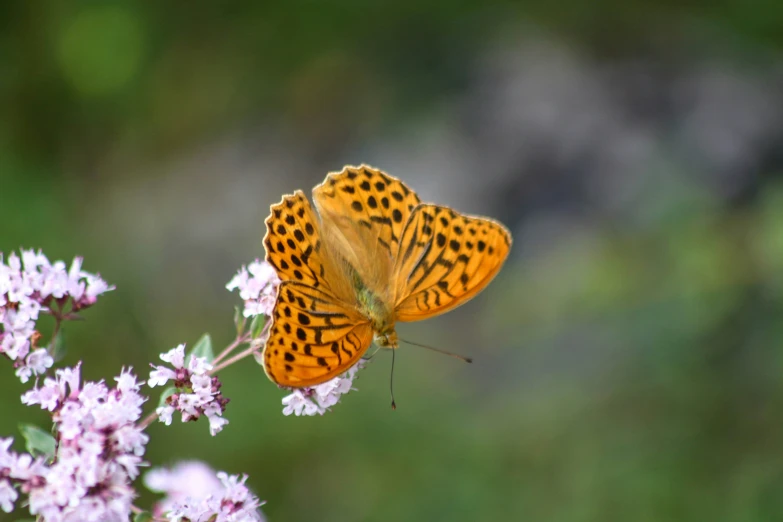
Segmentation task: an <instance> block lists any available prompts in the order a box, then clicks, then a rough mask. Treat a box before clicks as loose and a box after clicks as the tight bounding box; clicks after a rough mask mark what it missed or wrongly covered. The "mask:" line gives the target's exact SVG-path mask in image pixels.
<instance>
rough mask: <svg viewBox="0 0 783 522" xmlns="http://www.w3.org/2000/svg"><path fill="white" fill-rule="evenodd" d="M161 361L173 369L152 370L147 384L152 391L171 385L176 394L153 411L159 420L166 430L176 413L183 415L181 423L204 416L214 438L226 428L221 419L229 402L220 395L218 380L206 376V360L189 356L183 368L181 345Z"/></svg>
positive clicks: (156, 367) (182, 349) (226, 422)
mask: <svg viewBox="0 0 783 522" xmlns="http://www.w3.org/2000/svg"><path fill="white" fill-rule="evenodd" d="M160 358H161V359H162V360H163V361H165V362H168V363H170V364H171V365H172V366H173V367H174V368H173V369H172V368H168V367H166V366H153V370H152V371H151V372H150V378H149V380H147V384H148V385H149V386H150V387H154V386H162V385H164V384H166V383H167V382H169V381H174V383H173V384H174V387H175V388H176V393H173V394H172V395H171V396H169V397H167V398H166V401H165V404H162V405H161V406H159V407H158V408H157V409H156V410H155V412H156V413H157V414H158V420H159V421H160V422H162V423H164V424H165V425H167V426H168V425H170V424H171V422H172V416H173V415H174V412H176V411H179V412H180V413H181V414H182V422H188V421H194V420H198V419H199V418H200V417H202V416H206V417H207V419H208V420H209V432H210V433H211V434H212V435H213V436H214V435H217V434H218V433H219V432H220V431H221V430H222V429H223V427H224V426H225V425H226V424H228V420H227V419H225V418H223V412H224V411H225V409H226V404H228V399H227V398H225V397H223V395H222V393H220V387H221V384H220V381H219V380H218V378H217V377H214V376H211V375H209V372H210V371H211V370H212V365H211V364H209V363H208V362H207V359H206V358H205V357H195V356H193V355H191V356H190V357H189V358H188V361H187V367H185V345H184V344H181V345H179V346H177V347H176V348H174V349H172V350H169V351H168V352H166V353H163V354H161V355H160Z"/></svg>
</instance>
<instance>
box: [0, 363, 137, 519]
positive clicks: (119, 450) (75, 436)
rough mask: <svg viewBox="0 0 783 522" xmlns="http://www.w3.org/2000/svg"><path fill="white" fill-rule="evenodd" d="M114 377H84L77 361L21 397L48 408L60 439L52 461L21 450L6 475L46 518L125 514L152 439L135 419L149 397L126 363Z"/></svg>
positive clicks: (117, 516) (120, 516) (35, 512)
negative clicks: (36, 458)
mask: <svg viewBox="0 0 783 522" xmlns="http://www.w3.org/2000/svg"><path fill="white" fill-rule="evenodd" d="M114 380H115V381H116V383H117V384H116V386H115V387H114V388H109V387H108V386H106V384H105V383H104V382H102V381H100V382H85V383H81V382H80V371H79V366H78V365H77V366H76V367H75V368H64V369H61V370H57V371H56V372H55V377H54V378H46V379H45V380H44V384H43V386H41V387H40V388H39V387H36V388H33V389H32V390H30V391H28V392H27V393H25V395H24V396H23V399H22V400H23V402H25V404H31V405H32V404H38V405H40V406H41V407H42V408H43V409H46V410H49V411H51V412H52V414H53V419H54V423H55V430H56V432H57V438H58V440H59V445H58V447H57V453H56V459H55V460H54V461H53V463H51V464H45V463H44V462H42V461H33V460H32V457H30V456H29V455H22V456H19V457H18V458H17V464H16V467H15V472H14V473H15V474H13V473H12V474H11V476H13V477H15V478H17V479H19V480H21V481H23V485H22V489H23V491H26V492H27V493H28V495H29V510H30V513H31V514H32V515H40V516H41V517H43V518H44V519H45V520H47V521H48V522H59V521H63V522H65V521H72V520H74V521H75V520H127V519H128V518H129V516H130V507H131V502H132V500H133V498H134V497H135V492H134V489H133V488H132V487H131V482H132V480H133V479H134V478H136V477H137V476H138V474H139V466H140V465H141V464H142V456H143V455H144V450H145V446H146V444H147V441H148V440H149V437H148V436H147V435H146V434H145V433H143V432H142V431H141V430H140V429H139V428H138V427H137V424H136V423H137V422H138V420H139V418H140V417H141V406H142V404H143V403H144V401H145V400H146V398H145V397H143V396H142V395H140V394H139V389H140V387H141V383H139V382H138V381H137V379H136V377H135V376H134V375H133V374H132V373H131V371H130V370H125V369H123V370H122V372H121V373H120V375H119V376H117V377H115V379H114ZM1 460H2V459H0V461H1ZM0 476H2V474H0ZM1 488H2V485H1V484H0V490H1ZM1 496H2V493H1V492H0V501H1V500H2V497H1Z"/></svg>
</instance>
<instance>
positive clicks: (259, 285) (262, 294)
mask: <svg viewBox="0 0 783 522" xmlns="http://www.w3.org/2000/svg"><path fill="white" fill-rule="evenodd" d="M279 285H280V279H279V278H278V277H277V272H276V271H275V268H274V267H273V266H272V265H270V264H269V263H267V262H266V261H259V260H257V259H256V260H255V261H253V262H252V263H250V264H249V265H248V266H247V268H245V267H244V266H243V267H242V268H240V269H239V272H238V273H237V275H235V276H234V278H233V279H231V281H229V283H228V284H227V285H226V288H227V289H228V290H230V291H232V292H233V291H234V290H237V289H239V297H241V298H242V300H243V301H244V302H245V309H244V310H243V315H244V316H245V317H252V316H256V315H265V316H267V317H271V316H272V310H273V309H274V307H275V300H276V299H277V287H278V286H279Z"/></svg>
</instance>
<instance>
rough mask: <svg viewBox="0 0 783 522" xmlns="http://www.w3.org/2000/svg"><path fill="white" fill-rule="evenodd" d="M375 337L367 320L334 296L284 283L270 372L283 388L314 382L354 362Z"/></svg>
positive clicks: (267, 356) (269, 350)
mask: <svg viewBox="0 0 783 522" xmlns="http://www.w3.org/2000/svg"><path fill="white" fill-rule="evenodd" d="M372 338H373V331H372V328H371V327H370V324H369V323H368V322H367V320H366V319H364V318H363V317H361V316H360V315H359V314H357V313H356V312H355V311H353V310H351V309H350V308H347V307H345V306H344V305H343V304H342V303H340V302H338V301H336V300H335V299H334V298H333V297H332V296H331V295H330V294H328V293H326V292H323V291H321V290H318V289H316V288H313V287H310V286H307V285H304V284H301V283H296V282H294V281H287V282H283V283H282V284H281V285H280V289H279V290H278V293H277V302H276V303H275V308H274V311H273V312H272V325H271V329H270V332H269V339H268V340H267V342H266V346H265V348H264V355H263V357H264V370H265V371H266V374H267V376H269V378H270V379H271V380H272V381H274V382H276V383H277V384H280V385H282V386H293V387H302V386H314V385H316V384H320V383H322V382H325V381H328V380H329V379H332V378H334V377H336V376H338V375H340V374H341V373H343V372H345V371H346V370H347V369H348V368H350V367H351V366H353V365H354V364H355V363H356V362H357V361H358V360H359V358H361V356H362V355H364V352H365V351H367V348H368V347H369V346H370V344H371V343H372Z"/></svg>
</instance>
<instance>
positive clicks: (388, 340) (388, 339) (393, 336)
mask: <svg viewBox="0 0 783 522" xmlns="http://www.w3.org/2000/svg"><path fill="white" fill-rule="evenodd" d="M374 341H375V344H377V345H378V346H380V347H381V348H392V349H396V348H397V343H398V340H397V332H396V331H395V330H394V327H393V326H392V327H391V328H388V329H387V330H386V331H376V332H375V338H374Z"/></svg>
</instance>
